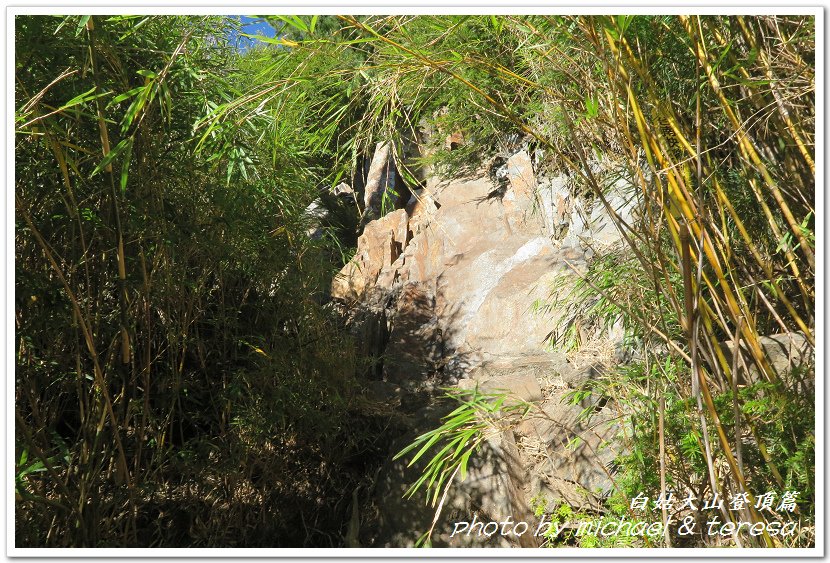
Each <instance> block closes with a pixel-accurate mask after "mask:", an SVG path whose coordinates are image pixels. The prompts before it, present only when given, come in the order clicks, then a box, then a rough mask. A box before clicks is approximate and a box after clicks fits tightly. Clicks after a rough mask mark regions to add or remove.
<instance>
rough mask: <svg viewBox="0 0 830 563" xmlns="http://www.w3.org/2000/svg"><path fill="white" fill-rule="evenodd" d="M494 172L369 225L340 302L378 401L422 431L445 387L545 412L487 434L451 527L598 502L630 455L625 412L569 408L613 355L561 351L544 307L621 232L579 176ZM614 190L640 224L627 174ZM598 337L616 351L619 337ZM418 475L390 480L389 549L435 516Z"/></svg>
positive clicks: (518, 162) (437, 538)
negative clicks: (619, 434) (588, 418)
mask: <svg viewBox="0 0 830 563" xmlns="http://www.w3.org/2000/svg"><path fill="white" fill-rule="evenodd" d="M598 166H600V167H601V166H602V165H598ZM605 167H606V168H608V165H607V164H606V165H605ZM486 172H487V171H484V170H482V171H481V173H480V174H479V175H477V177H471V178H457V179H450V180H444V179H440V178H436V177H430V178H429V179H428V181H427V183H426V186H425V188H422V189H420V190H418V191H416V192H415V193H414V194H413V195H412V198H411V199H410V200H409V202H408V204H407V205H406V207H405V208H403V209H398V210H395V211H393V212H391V213H388V214H387V215H385V216H383V217H381V218H379V219H376V220H373V221H371V222H369V223H367V224H366V226H365V229H364V231H363V233H362V235H361V236H360V238H359V240H358V248H357V252H356V255H355V257H354V259H353V260H352V261H351V262H350V263H349V264H347V265H346V267H345V268H343V270H342V271H341V272H340V274H339V275H338V276H337V277H336V279H335V281H334V283H333V286H332V295H333V297H334V298H335V299H337V300H340V301H341V302H344V303H346V304H348V305H349V308H350V312H351V323H352V329H353V331H354V332H355V334H356V335H358V340H359V341H360V342H361V345H362V347H363V353H364V354H365V355H366V356H369V357H373V358H375V361H374V362H373V365H372V367H371V368H370V371H371V377H372V378H373V379H375V383H374V384H373V385H372V387H371V390H372V393H373V394H374V395H375V397H376V398H378V399H380V400H384V401H394V402H396V404H399V403H398V402H401V401H402V402H403V403H404V406H403V407H402V408H404V409H405V410H408V411H409V412H410V413H411V414H412V420H413V421H415V422H413V423H412V426H413V433H412V434H413V435H414V434H416V433H417V432H419V431H423V430H425V429H429V428H430V427H431V426H434V425H435V424H436V422H437V421H438V419H439V418H440V414H442V412H443V411H441V408H440V406H438V404H437V403H435V401H434V400H433V397H434V396H435V394H436V393H435V390H436V388H438V387H441V386H447V385H449V386H457V387H460V388H467V389H469V388H472V387H475V386H478V387H479V388H480V389H482V390H484V391H493V392H495V391H498V392H506V393H510V394H512V395H515V396H517V397H518V398H520V399H521V400H524V401H528V402H529V403H532V404H533V405H535V408H534V411H533V412H531V413H529V414H528V416H526V417H525V419H524V420H523V421H522V422H521V424H519V425H518V426H515V427H512V428H506V429H505V430H504V432H503V433H502V434H501V435H500V436H498V437H496V438H492V439H490V440H489V442H488V446H487V447H486V448H485V450H486V451H483V452H482V453H481V455H479V456H478V457H477V460H476V461H475V468H474V469H472V474H471V475H470V477H469V478H468V479H466V480H465V481H464V483H462V484H461V485H460V486H459V487H458V490H457V491H456V492H455V493H453V496H452V498H451V499H449V501H448V503H447V509H446V510H445V511H444V515H443V519H444V520H445V521H447V522H449V521H450V520H451V519H452V518H462V519H463V517H468V516H469V517H471V516H472V514H481V515H482V516H485V517H488V518H503V517H506V516H508V515H512V516H513V518H514V519H515V518H517V517H518V516H519V515H520V514H523V513H527V511H528V510H529V506H530V499H531V498H533V497H535V498H537V499H543V501H549V502H552V501H555V500H557V499H566V500H567V501H568V502H569V503H571V504H575V505H591V504H596V503H597V502H598V501H597V496H598V495H601V494H602V493H603V492H604V491H607V490H608V488H609V487H610V484H611V477H612V475H611V472H610V470H609V468H608V467H606V466H607V465H609V464H610V462H611V461H612V460H613V458H614V456H615V455H616V452H615V451H614V440H613V434H614V432H616V431H618V429H617V428H616V427H615V426H614V425H613V424H611V423H610V422H609V421H610V420H612V419H613V415H612V414H609V415H607V416H604V415H602V413H600V414H601V415H600V416H596V417H594V419H593V421H592V422H591V424H590V425H587V424H585V423H584V422H581V421H579V420H578V418H579V416H578V415H579V414H580V413H581V412H582V410H583V408H584V406H585V405H581V406H580V405H576V406H574V405H567V404H563V402H562V398H563V396H564V395H565V393H567V391H568V390H569V389H571V388H573V387H574V386H576V385H577V384H579V383H580V382H581V381H583V380H584V379H585V378H587V377H590V376H591V374H593V373H595V372H596V371H597V370H598V369H602V366H601V360H607V359H608V355H607V354H606V356H605V357H604V358H601V357H596V358H591V357H590V355H589V356H588V357H585V356H584V355H583V357H581V358H576V359H575V358H573V357H571V358H567V357H565V355H564V354H563V353H561V352H556V351H554V350H553V348H552V346H551V345H550V342H549V339H550V337H551V335H552V331H553V330H554V327H555V326H556V324H557V322H558V321H559V320H560V319H559V318H558V316H557V313H556V312H555V311H550V310H549V309H546V308H544V307H539V306H538V305H539V304H540V303H544V302H547V301H549V300H550V298H551V291H552V288H553V287H554V286H556V287H559V288H560V290H561V288H564V287H567V280H568V279H572V278H573V277H574V276H576V275H578V274H579V273H580V272H584V271H585V269H586V268H587V264H588V262H589V261H590V260H591V259H592V257H594V256H596V255H597V253H602V252H604V251H605V250H606V249H608V248H609V247H611V246H613V245H614V244H616V243H618V242H619V240H620V236H619V234H618V233H617V232H616V229H615V228H614V226H613V224H612V223H611V221H610V218H609V216H608V214H607V211H606V209H605V208H604V207H603V206H602V204H601V203H599V202H595V204H594V205H591V204H590V202H588V201H586V200H584V199H581V198H579V197H576V195H575V193H574V192H575V187H574V183H573V182H572V181H571V180H570V179H569V178H568V177H566V176H560V177H554V178H537V177H536V174H535V172H534V169H533V166H532V161H531V157H530V156H529V155H528V153H527V152H526V151H519V152H517V153H516V154H514V155H512V156H511V157H510V158H509V159H507V161H506V163H505V164H504V165H503V166H502V168H501V169H500V170H497V171H496V172H497V174H488V173H486ZM609 190H610V191H609V197H608V200H609V202H610V203H611V204H612V206H614V208H615V212H617V213H618V214H620V215H623V216H625V217H627V218H628V219H629V220H630V219H631V215H632V212H633V211H632V210H633V209H634V208H635V203H636V202H635V201H634V197H633V193H632V192H631V190H630V189H628V188H627V184H626V183H625V182H620V181H619V180H617V181H616V183H612V184H611V185H610V186H609ZM563 282H564V283H563ZM545 311H547V312H545ZM585 336H586V338H587V339H589V340H591V341H592V342H595V343H596V342H603V343H604V345H605V349H606V350H607V349H608V347H609V346H611V345H613V344H614V339H615V338H616V339H617V340H619V337H620V335H619V334H617V335H614V334H611V335H608V334H606V335H585ZM601 349H602V346H595V347H594V350H595V351H600V350H601ZM605 408H606V409H607V410H608V411H609V413H610V412H611V409H610V408H609V406H608V405H606V407H605ZM597 409H599V407H597ZM411 437H412V435H410V436H408V437H407V438H410V439H411ZM577 437H579V438H580V440H575V439H574V438H577ZM404 442H405V440H404V441H402V443H401V444H403V443H404ZM577 444H578V445H577ZM566 445H569V447H567V448H566V447H564V446H566ZM531 476H532V478H531ZM416 479H417V473H416V472H415V471H414V470H412V469H407V468H406V467H405V463H404V462H403V461H401V462H397V463H390V464H389V466H388V467H386V468H385V469H384V471H383V472H382V474H381V475H380V477H379V482H378V484H377V485H376V489H375V496H376V498H377V499H382V500H380V501H379V502H377V503H376V504H377V505H378V509H379V512H380V515H379V528H380V529H379V531H378V533H377V535H376V537H375V538H374V540H375V542H376V545H387V546H406V545H412V543H413V542H414V541H415V540H416V539H417V537H418V535H419V533H420V532H423V531H424V530H425V529H426V528H428V526H429V524H430V522H431V517H432V510H431V509H429V508H428V507H424V506H423V502H422V500H421V499H418V498H416V499H413V500H411V501H406V500H404V499H401V498H400V497H401V495H402V493H403V492H404V491H405V490H406V488H407V487H408V485H409V484H411V483H412V482H414V481H415V480H416ZM525 515H526V514H525ZM447 529H448V528H447V526H446V525H444V526H443V527H442V526H441V525H439V526H438V527H437V528H436V533H435V535H434V536H433V542H434V545H444V544H445V545H462V544H464V541H462V540H458V539H454V540H450V538H449V537H448V535H447V533H446V531H447ZM499 542H501V543H502V544H506V540H504V539H503V538H502V539H499V540H496V538H495V537H494V538H493V540H492V541H489V542H487V545H498V544H499Z"/></svg>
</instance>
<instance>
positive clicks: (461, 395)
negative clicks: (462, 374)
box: [394, 387, 529, 543]
mask: <svg viewBox="0 0 830 563" xmlns="http://www.w3.org/2000/svg"><path fill="white" fill-rule="evenodd" d="M447 397H449V398H450V399H452V400H454V401H457V402H459V403H461V404H460V405H459V406H458V407H457V408H456V409H455V410H453V411H452V412H450V413H449V414H447V415H446V416H444V417H443V418H442V420H443V423H442V424H441V425H440V426H438V427H437V428H434V429H432V430H430V431H428V432H426V433H424V434H421V435H420V436H418V437H417V438H416V439H415V440H414V441H413V442H412V443H411V444H409V445H408V446H406V447H405V448H404V449H402V450H401V451H400V452H398V453H397V454H396V455H395V457H394V459H399V458H401V457H404V456H405V455H407V454H409V453H410V452H413V451H415V450H417V452H416V453H415V455H414V456H412V459H411V460H410V461H409V464H408V465H409V466H412V465H414V464H416V463H417V462H418V460H419V459H421V458H422V457H423V456H424V455H426V454H427V452H430V451H431V450H432V451H435V450H438V451H437V453H435V454H433V455H432V458H431V459H429V461H427V463H426V465H425V466H424V469H423V472H422V473H421V476H420V477H419V478H418V480H417V481H415V483H413V484H412V485H411V486H410V487H409V489H408V490H407V491H406V494H405V496H406V497H412V496H414V495H415V494H417V493H418V491H421V490H423V492H424V493H425V494H426V498H427V502H428V503H429V504H430V505H431V506H432V507H437V509H436V514H435V518H434V519H433V524H432V527H431V528H430V529H429V531H428V532H426V533H425V534H424V536H422V538H421V540H420V542H419V543H424V542H426V541H428V540H429V538H430V536H431V535H432V530H433V528H434V527H435V523H436V522H437V521H438V517H439V515H440V513H441V509H442V507H443V503H444V498H446V494H447V491H448V490H449V488H450V487H451V486H452V484H453V481H454V480H455V478H456V476H458V475H460V477H461V481H463V480H465V479H466V478H467V466H468V465H469V463H470V458H471V457H472V456H473V454H475V453H476V452H477V451H478V450H479V449H480V448H481V445H482V444H483V443H484V442H485V441H486V440H487V438H488V437H489V436H490V435H491V434H492V433H494V432H498V431H499V428H500V426H501V425H503V424H504V419H503V418H502V417H504V416H509V415H510V414H517V413H519V412H527V409H528V407H529V405H525V404H522V403H515V402H513V403H508V404H505V400H506V399H507V395H505V394H487V393H482V392H480V391H479V389H478V387H475V388H474V389H472V390H463V391H449V392H448V393H447ZM441 495H443V496H441ZM439 496H441V498H440V502H439Z"/></svg>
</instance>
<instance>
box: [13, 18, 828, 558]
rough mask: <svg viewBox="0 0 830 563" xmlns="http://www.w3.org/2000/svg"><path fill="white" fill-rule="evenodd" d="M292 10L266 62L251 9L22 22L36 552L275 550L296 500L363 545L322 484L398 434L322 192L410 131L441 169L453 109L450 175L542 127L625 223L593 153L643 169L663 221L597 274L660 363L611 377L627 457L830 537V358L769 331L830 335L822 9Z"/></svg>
mask: <svg viewBox="0 0 830 563" xmlns="http://www.w3.org/2000/svg"><path fill="white" fill-rule="evenodd" d="M266 19H268V21H270V22H271V23H272V25H273V26H274V27H275V28H276V29H277V30H278V33H277V37H276V38H268V37H261V38H260V42H261V44H260V46H258V47H254V48H252V49H250V50H249V51H247V52H244V53H240V52H238V51H237V50H236V49H235V48H234V47H233V46H232V45H229V44H228V41H227V37H228V34H229V33H230V32H231V31H232V30H233V29H234V26H235V25H236V24H235V23H234V20H232V19H229V18H223V17H190V16H111V17H108V16H94V17H91V16H83V17H82V16H70V17H46V16H18V17H17V20H16V30H15V47H16V75H15V108H16V114H15V132H16V142H15V177H16V184H15V220H16V234H15V244H16V261H15V284H16V293H15V298H16V302H15V323H16V331H17V334H16V339H15V349H16V362H17V364H16V365H17V371H16V380H15V381H16V393H15V421H16V426H15V462H16V475H17V479H16V518H17V540H18V544H19V545H24V544H25V545H31V546H104V545H110V546H151V545H152V546H156V545H163V546H171V545H189V546H196V545H209V546H235V545H238V546H242V545H245V546H254V545H262V543H261V542H263V541H269V540H267V538H264V536H266V535H268V534H273V533H274V530H272V529H271V528H269V527H268V526H269V524H268V522H269V517H270V519H271V520H274V519H280V518H283V519H286V517H287V515H288V514H289V513H290V515H291V516H293V517H296V516H297V515H302V521H303V522H305V526H306V529H305V531H304V534H305V536H306V538H305V543H304V542H303V541H301V542H300V544H301V545H308V543H307V542H312V543H314V542H316V544H317V545H337V543H338V541H340V540H339V539H338V538H339V533H340V530H339V527H338V524H336V521H337V519H338V518H339V517H340V516H342V514H341V513H338V512H337V511H338V510H340V511H341V512H342V510H343V507H342V505H341V503H339V502H338V499H337V498H334V497H332V500H330V501H320V500H319V498H320V497H321V496H322V497H324V496H325V495H327V494H328V495H336V494H338V491H339V494H341V495H342V494H343V490H346V488H348V487H349V486H353V485H354V483H355V482H356V480H357V479H358V478H357V477H356V475H357V473H359V471H360V469H359V467H358V466H359V464H356V462H355V460H356V459H358V458H360V456H365V455H366V453H367V452H375V453H377V452H379V451H381V449H382V448H380V446H379V445H378V444H377V443H376V442H377V440H376V439H374V438H373V437H372V432H377V433H380V432H383V426H382V425H380V426H378V427H377V428H375V429H374V430H373V427H372V424H375V422H377V421H375V422H371V421H370V424H369V425H368V426H366V424H365V422H366V421H365V420H363V419H360V420H358V417H357V416H356V415H355V414H354V409H353V407H354V402H355V400H356V399H355V397H353V396H352V394H351V393H350V391H349V389H350V388H352V387H353V378H354V377H355V374H359V373H360V369H359V367H358V364H359V362H360V358H356V357H355V354H354V352H353V351H352V350H353V348H352V347H351V344H350V343H349V342H348V339H347V338H346V337H345V336H344V335H343V333H342V331H339V330H338V327H337V322H336V321H335V320H334V319H333V316H332V315H331V312H330V310H329V309H327V308H326V307H325V306H324V301H325V300H324V299H322V298H321V297H320V296H321V295H322V293H323V292H324V289H323V288H324V287H325V286H326V283H327V280H328V279H330V276H331V274H332V272H333V271H336V269H337V267H338V266H339V265H341V264H342V258H341V256H340V253H341V252H342V253H344V254H346V255H347V254H348V251H349V249H348V248H340V247H339V246H337V244H335V242H334V241H335V238H336V237H333V236H332V237H328V238H326V239H324V240H323V241H322V242H321V241H310V240H308V238H307V237H305V236H304V235H303V234H302V233H304V224H303V218H302V213H301V210H302V209H304V208H305V206H306V205H307V204H308V203H309V202H310V201H311V200H313V199H314V197H316V189H317V186H319V185H332V186H333V185H335V184H336V183H337V182H339V181H340V180H342V179H344V178H346V179H348V178H349V177H351V176H353V175H354V174H355V172H356V170H357V169H358V168H359V167H360V166H362V162H363V160H364V159H365V158H367V155H368V156H369V157H370V156H371V155H369V150H370V148H371V147H373V146H374V144H375V143H376V142H379V141H381V140H391V141H392V145H393V148H394V151H393V152H394V154H395V158H396V160H397V162H398V166H399V168H400V169H401V170H402V172H403V173H404V174H407V173H409V172H408V166H409V164H410V163H409V162H408V161H407V160H406V159H405V157H404V154H405V152H406V146H407V143H411V140H412V139H413V138H415V137H416V136H417V132H416V129H417V127H418V124H419V123H422V122H423V121H424V120H426V121H431V122H432V123H433V124H435V125H436V126H437V127H439V128H441V129H442V130H455V129H460V130H462V131H463V132H464V136H465V138H466V139H470V140H471V141H470V142H469V143H467V144H465V146H464V147H462V148H461V150H459V151H454V152H452V153H444V152H442V151H440V150H438V151H437V154H436V156H435V160H436V165H438V166H445V167H446V168H447V169H448V170H459V169H460V168H463V166H464V165H465V163H469V162H473V161H480V160H483V159H486V158H487V157H488V156H489V155H491V154H492V153H493V152H494V151H496V150H498V149H499V144H500V142H501V140H502V139H503V138H505V137H506V136H508V135H510V134H515V135H517V136H519V137H521V138H523V139H524V140H525V141H526V142H527V143H528V144H529V146H532V147H533V148H534V150H535V151H536V153H537V154H538V155H540V159H539V160H540V163H541V164H540V166H541V167H542V168H543V169H546V170H549V171H557V172H565V173H567V174H569V175H571V176H572V177H574V178H576V179H578V181H579V183H580V185H581V186H582V188H581V189H583V190H584V191H585V193H587V194H592V197H594V198H596V201H598V202H601V203H602V204H603V205H605V206H606V207H607V209H608V210H609V212H610V213H611V214H612V215H613V210H612V209H611V207H610V205H609V203H608V202H607V201H606V199H605V195H604V190H603V186H604V185H605V184H604V179H603V178H600V177H597V176H596V174H595V173H594V172H593V171H592V170H593V168H592V166H591V162H592V160H594V159H597V158H613V159H615V160H616V161H618V162H619V163H621V164H622V165H623V166H624V168H625V170H626V174H627V175H628V177H629V178H630V180H631V182H632V183H633V184H634V185H635V186H636V187H637V193H638V198H639V201H640V203H641V205H640V207H641V209H642V210H643V211H642V216H641V217H640V220H639V221H638V222H637V224H627V223H625V222H624V221H623V220H622V219H619V218H618V227H619V229H620V230H621V232H623V233H624V236H625V239H626V242H627V244H626V248H625V249H622V250H620V252H619V254H618V255H617V256H616V257H615V258H614V260H610V261H609V262H607V263H604V265H603V267H605V268H606V270H605V271H604V272H602V271H596V270H595V272H594V274H596V275H589V276H587V277H586V278H585V280H583V282H584V283H583V286H582V287H583V291H584V294H583V295H585V296H590V297H591V298H592V299H594V300H597V299H599V300H602V301H603V302H604V303H606V304H607V306H608V310H609V311H611V312H612V313H613V314H611V315H610V316H609V317H608V318H609V319H613V318H616V317H617V316H620V315H621V316H622V317H623V318H624V324H625V326H626V328H627V331H628V332H629V334H630V336H631V338H632V342H634V343H635V344H634V345H635V346H637V347H638V348H639V349H640V350H641V351H642V353H643V359H642V361H641V362H640V363H639V364H638V365H637V366H636V369H633V368H632V369H629V370H628V371H627V372H625V373H619V374H616V375H614V376H610V378H609V379H608V380H606V381H605V382H604V384H603V385H604V386H597V387H596V388H595V389H594V391H595V392H605V393H613V394H614V395H615V397H614V398H615V399H616V400H619V401H620V402H621V403H623V404H626V405H628V408H629V410H628V412H627V415H628V416H629V417H630V420H631V424H632V427H633V428H634V429H635V432H634V434H633V435H632V438H631V440H632V445H631V450H632V452H633V454H632V456H631V457H630V458H629V459H627V460H624V462H623V463H624V465H625V467H626V468H627V471H628V473H627V475H628V476H629V477H631V479H636V480H637V481H638V483H639V485H640V486H644V485H645V486H649V487H652V488H653V489H654V490H655V491H657V492H660V491H664V492H665V490H666V489H667V487H669V488H675V489H676V490H679V489H687V490H693V491H695V492H698V493H701V494H702V493H704V492H709V493H720V494H721V495H722V496H725V495H727V494H728V493H729V492H730V491H741V492H747V493H749V494H750V495H753V494H755V493H760V492H763V491H766V490H769V489H775V490H785V489H797V490H798V491H799V492H800V494H801V497H800V503H799V507H800V511H799V513H798V514H796V515H795V516H794V518H797V519H799V522H800V524H801V529H802V530H803V533H802V534H800V535H799V536H798V537H797V538H796V539H794V540H792V541H793V543H792V545H791V546H793V547H795V546H799V547H803V546H807V545H812V542H813V541H814V538H813V536H812V534H813V532H812V530H813V528H812V525H813V523H814V501H815V499H814V495H815V471H814V467H815V460H814V442H815V434H814V419H815V384H814V380H815V374H814V370H813V368H812V366H804V368H803V369H798V370H795V371H793V372H792V373H790V374H787V375H784V376H781V375H780V374H778V373H776V371H775V370H774V369H773V367H772V366H771V363H770V359H769V358H768V357H767V354H766V352H765V350H764V348H763V347H762V346H761V344H760V340H759V339H760V337H761V336H763V335H769V334H774V333H800V334H801V335H803V337H804V338H805V339H806V341H807V342H808V344H809V346H810V347H814V346H815V326H816V318H815V316H816V311H815V291H816V285H815V277H816V255H817V254H818V253H819V251H820V249H817V248H816V240H815V230H816V226H815V225H816V210H815V189H816V185H815V175H816V163H815V159H816V156H815V107H816V104H815V96H816V93H815V24H816V22H815V21H814V18H812V17H811V16H556V17H553V16H541V15H540V16H518V15H515V16H368V17H353V16H337V17H334V16H325V17H319V18H318V17H316V16H315V17H302V18H300V17H294V16H292V17H277V16H267V17H266ZM413 174H414V172H413ZM251 210H256V213H252V212H251ZM351 243H352V244H353V240H352V241H351ZM609 273H610V274H611V275H609ZM726 341H731V342H732V343H733V344H734V345H733V346H732V348H731V350H732V351H729V350H730V349H729V348H727V347H724V346H722V343H723V342H726ZM738 350H743V351H744V353H738V352H737V351H738ZM750 371H752V372H753V373H757V374H759V375H758V378H757V379H758V382H757V383H756V384H754V385H747V384H746V382H747V380H748V377H749V376H748V374H749V372H750ZM621 382H624V383H625V384H621ZM378 424H380V423H378ZM320 436H323V438H320ZM335 444H337V445H338V447H333V446H334V445H335ZM342 444H346V447H342ZM373 448H375V449H373ZM654 460H658V463H657V464H655V463H654ZM322 467H328V468H329V469H326V470H323V469H321V468H322ZM332 468H333V469H332ZM338 468H339V469H343V468H350V469H349V471H338ZM320 471H328V472H329V475H330V474H331V472H334V473H337V474H338V475H339V479H340V481H337V479H333V480H332V479H328V480H326V479H319V478H316V477H315V476H314V475H318V474H319V472H320ZM287 474H291V475H293V477H292V478H288V477H286V475H287ZM188 483H196V484H195V485H190V484H188ZM274 483H276V484H274ZM623 488H624V487H623ZM298 491H299V492H298ZM623 493H625V491H623ZM315 499H316V500H315ZM315 502H316V503H317V504H314V503H315ZM327 502H328V504H327ZM286 506H289V507H290V508H285V507H286ZM335 506H336V508H332V507H335ZM177 507H178V508H177ZM193 507H196V508H193ZM217 513H221V514H222V515H223V516H222V517H221V518H219V519H216V518H213V519H212V518H211V516H212V515H213V516H215V514H217ZM326 514H328V515H329V516H328V518H329V520H326V518H327V517H326V516H324V515H326ZM744 516H745V518H744V519H746V520H750V521H760V520H761V519H763V518H765V516H764V515H763V514H761V513H760V512H758V511H755V510H754V509H751V508H749V509H748V511H747V513H746V514H745V515H744ZM343 519H344V520H345V518H343ZM277 528H278V529H277V531H276V534H277V536H279V537H289V536H290V534H289V533H288V532H287V529H281V528H279V527H277ZM314 530H317V531H314ZM320 530H329V531H328V532H326V531H320ZM309 538H311V539H309ZM701 541H705V538H704V539H701ZM734 541H735V543H736V544H737V545H757V546H767V547H781V546H783V544H782V543H781V540H780V539H776V538H771V537H769V536H761V537H759V538H754V539H753V540H752V541H747V540H741V539H740V538H737V537H736V538H734ZM753 542H754V543H753ZM276 543H278V544H280V545H293V543H292V541H291V540H279V541H277V542H276Z"/></svg>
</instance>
